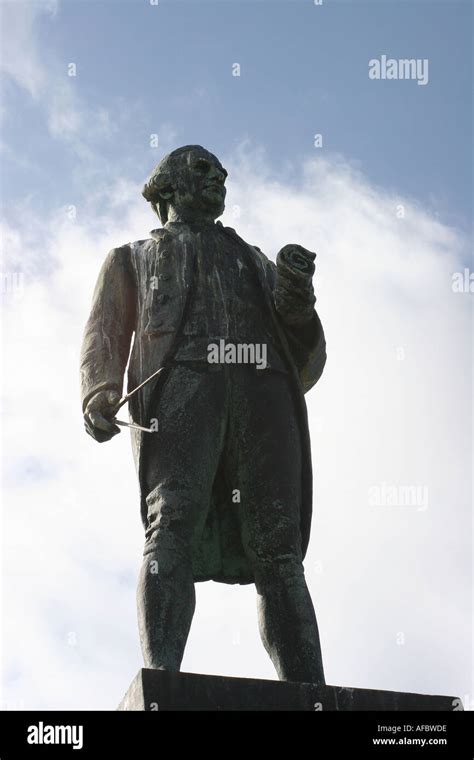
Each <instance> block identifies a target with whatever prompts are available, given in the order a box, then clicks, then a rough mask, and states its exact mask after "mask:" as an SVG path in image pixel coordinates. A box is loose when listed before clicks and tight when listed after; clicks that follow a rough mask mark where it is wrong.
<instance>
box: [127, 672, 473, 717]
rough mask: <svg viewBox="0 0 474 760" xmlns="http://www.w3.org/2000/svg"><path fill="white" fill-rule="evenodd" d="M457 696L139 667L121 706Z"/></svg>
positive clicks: (345, 702)
mask: <svg viewBox="0 0 474 760" xmlns="http://www.w3.org/2000/svg"><path fill="white" fill-rule="evenodd" d="M459 704H460V700H459V699H457V698H456V697H445V696H432V695H428V694H405V693H403V692H397V691H378V690H375V689H350V688H347V687H342V686H316V685H315V684H310V683H292V682H282V681H263V680H258V679H254V678H228V677H225V676H208V675H201V674H196V673H170V672H166V671H163V670H149V669H146V668H143V669H142V670H140V671H139V672H138V673H137V675H136V677H135V678H134V680H133V681H132V683H131V685H130V688H129V689H128V691H127V693H126V694H125V696H124V698H123V700H122V701H121V703H120V705H119V707H118V709H119V710H144V711H153V710H271V711H273V710H299V711H313V712H314V711H315V710H323V711H327V710H331V711H334V710H341V711H357V710H358V711H360V710H384V711H398V710H410V711H411V710H429V711H450V712H452V711H453V709H454V707H456V709H457V710H459V709H460V707H459Z"/></svg>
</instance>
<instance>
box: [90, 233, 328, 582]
mask: <svg viewBox="0 0 474 760" xmlns="http://www.w3.org/2000/svg"><path fill="white" fill-rule="evenodd" d="M217 224H218V225H221V223H220V222H217ZM221 227H222V225H221ZM222 230H223V231H224V232H225V234H227V235H230V236H232V237H233V239H234V240H235V241H237V242H238V243H239V244H240V245H241V246H242V250H243V251H244V255H246V256H247V257H248V261H249V262H251V266H253V267H254V271H255V273H256V275H257V278H258V281H259V283H260V286H261V289H262V299H263V302H264V304H265V308H267V309H268V310H269V313H270V315H271V318H272V320H273V324H274V327H275V333H276V335H277V336H278V339H279V342H280V348H281V355H282V356H283V358H284V360H285V363H286V365H287V368H288V371H289V382H290V385H291V390H292V393H293V396H294V400H295V403H296V409H297V414H298V423H299V430H300V435H301V447H302V454H303V466H302V473H301V476H302V503H301V510H300V514H301V523H300V524H301V536H302V553H303V557H304V555H305V554H306V549H307V546H308V542H309V535H310V527H311V513H312V468H311V451H310V439H309V430H308V421H307V412H306V404H305V400H304V395H303V394H304V393H306V392H307V391H308V390H309V389H310V388H312V386H313V385H314V384H315V383H316V382H317V381H318V380H319V378H320V376H321V373H322V371H323V368H324V365H325V362H326V342H325V338H324V332H323V328H322V325H321V322H320V320H319V317H318V315H317V314H316V311H314V312H313V316H312V319H311V320H310V321H309V322H308V323H305V325H304V327H294V326H293V327H290V326H287V325H285V323H284V322H283V320H282V318H281V317H280V315H279V314H278V311H277V309H276V306H275V299H274V287H275V276H276V266H275V264H274V263H273V262H271V261H270V260H269V259H268V258H267V257H266V256H265V255H264V254H263V253H262V252H261V251H260V249H259V248H257V247H254V246H250V245H248V244H247V243H245V241H243V240H242V239H241V238H240V237H239V236H238V235H237V233H236V232H235V230H233V229H232V228H229V227H222ZM150 234H151V238H148V239H146V240H139V241H136V242H133V243H128V244H126V245H123V246H121V247H119V248H113V249H112V250H111V251H110V253H109V254H108V256H107V258H106V260H105V262H104V264H103V265H102V269H101V271H100V274H99V277H98V280H97V284H96V287H95V290H94V295H93V302H92V309H91V312H90V316H89V319H88V321H87V324H86V327H85V332H84V339H83V345H82V352H81V392H82V407H83V410H85V408H86V406H87V403H88V401H89V399H90V398H91V397H92V396H93V395H94V394H95V393H97V392H98V391H100V390H116V391H118V392H119V393H122V388H123V377H124V373H125V369H126V366H127V362H128V390H129V391H130V390H132V389H133V388H135V387H136V386H137V385H139V384H140V383H141V382H143V381H144V380H145V379H146V378H147V377H149V376H150V375H151V374H153V372H155V371H156V370H157V369H159V368H160V367H164V366H167V364H169V363H170V362H171V361H172V358H173V352H174V347H175V345H176V341H177V336H178V334H179V330H180V326H181V324H182V321H183V315H184V313H185V309H186V305H187V304H188V302H189V299H190V297H192V293H193V282H194V275H195V268H196V267H195V264H196V245H195V235H194V233H193V232H192V231H191V230H190V229H189V227H188V226H187V225H185V224H181V223H168V224H167V225H166V226H165V227H164V228H161V229H157V230H153V231H152V232H151V233H150ZM132 337H133V346H132V350H131V354H130V344H131V342H132ZM157 382H160V380H159V378H158V381H157ZM153 389H154V382H153V381H152V382H150V383H148V384H147V385H145V386H144V388H143V389H142V390H141V391H139V392H138V393H137V394H135V396H133V397H132V399H131V400H130V402H129V412H130V416H131V418H132V419H133V420H134V421H135V422H137V423H138V424H141V425H144V426H148V425H149V424H150V417H151V416H152V414H151V409H150V401H151V397H152V393H153ZM131 434H132V449H133V454H134V460H135V465H136V468H137V472H138V477H139V484H140V499H141V516H142V521H143V524H144V526H145V527H146V521H147V505H146V501H145V499H146V495H147V494H146V493H145V491H144V482H143V481H144V478H143V460H144V457H143V451H144V436H146V435H147V434H146V433H142V432H140V431H137V430H131ZM157 435H159V432H158V433H157ZM230 513H233V510H224V509H221V508H220V507H219V505H218V504H215V505H213V507H211V509H210V511H209V518H208V522H207V526H206V529H205V531H204V534H203V538H202V540H201V544H200V547H199V551H198V552H197V553H196V554H195V555H194V556H193V570H194V577H195V580H208V579H213V580H217V581H221V582H226V583H236V582H238V583H251V582H253V576H252V572H251V570H250V567H249V565H248V562H247V560H246V558H245V556H244V554H243V550H242V548H241V545H240V542H239V540H236V535H235V534H236V531H237V528H238V526H236V525H235V524H233V523H232V522H228V521H227V518H226V517H225V516H226V515H228V514H230ZM218 544H220V545H218ZM229 547H231V549H229ZM216 557H218V558H219V561H218V562H217V564H216Z"/></svg>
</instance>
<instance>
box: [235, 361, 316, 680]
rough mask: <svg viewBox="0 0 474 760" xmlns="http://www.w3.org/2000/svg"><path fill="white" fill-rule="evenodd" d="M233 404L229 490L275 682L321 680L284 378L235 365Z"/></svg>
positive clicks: (296, 446) (294, 428)
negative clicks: (235, 495) (237, 498)
mask: <svg viewBox="0 0 474 760" xmlns="http://www.w3.org/2000/svg"><path fill="white" fill-rule="evenodd" d="M232 407H233V410H234V412H233V414H232V420H233V435H232V456H231V457H230V462H231V467H232V471H233V473H234V474H233V479H234V480H233V483H232V488H240V489H241V503H240V507H239V510H240V523H241V530H242V541H243V545H244V549H245V551H246V554H247V556H248V558H249V560H250V563H251V565H252V568H253V571H254V577H255V586H256V589H257V606H258V618H259V627H260V635H261V638H262V641H263V644H264V646H265V648H266V650H267V652H268V654H269V655H270V658H271V660H272V662H273V664H274V666H275V669H276V671H277V673H278V677H279V678H280V680H284V681H309V682H312V683H324V670H323V663H322V656H321V646H320V641H319V632H318V626H317V622H316V616H315V613H314V608H313V604H312V601H311V596H310V594H309V591H308V587H307V585H306V580H305V576H304V568H303V562H302V550H301V532H300V509H301V467H302V457H301V439H300V433H299V430H298V422H297V419H296V414H295V408H294V403H293V399H292V396H291V393H290V388H289V385H288V379H287V377H286V376H285V375H284V374H281V373H277V372H272V371H267V370H264V371H261V372H260V373H257V372H255V371H252V370H251V369H250V368H247V369H244V368H240V369H239V370H238V371H237V372H236V373H235V381H234V383H233V403H232ZM236 465H237V466H236Z"/></svg>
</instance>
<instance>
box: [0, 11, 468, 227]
mask: <svg viewBox="0 0 474 760" xmlns="http://www.w3.org/2000/svg"><path fill="white" fill-rule="evenodd" d="M471 18H472V5H471V3H469V2H455V1H452V0H450V2H405V1H404V0H398V1H397V2H378V3H377V2H337V0H336V1H335V2H330V1H329V0H326V2H325V3H324V4H323V5H322V6H315V5H313V3H312V2H311V1H310V0H293V1H291V2H289V1H288V2H271V1H268V2H204V1H201V0H195V1H194V2H179V1H178V2H171V1H170V0H169V1H167V0H160V2H159V5H158V6H151V5H150V4H149V2H148V0H133V1H132V2H126V1H124V0H121V2H82V1H75V2H73V1H72V0H69V1H66V2H62V3H60V4H59V6H58V10H57V12H56V14H55V16H54V17H51V16H44V17H42V18H41V19H40V22H39V25H38V28H37V35H38V37H37V40H38V45H39V49H40V54H41V61H42V63H43V64H45V65H48V64H49V65H50V66H51V67H52V69H53V75H55V76H56V77H58V79H60V78H61V77H65V76H66V67H67V64H68V63H69V62H75V63H76V65H77V77H76V78H75V79H72V80H71V81H69V83H68V84H69V85H71V87H72V88H74V89H75V90H76V92H77V94H78V95H79V96H80V97H81V98H82V99H83V100H84V101H85V102H87V103H88V104H89V105H90V106H91V107H93V108H99V109H100V108H105V109H107V108H109V107H110V106H113V107H114V108H115V109H116V110H118V111H119V112H120V114H121V117H120V123H119V124H117V129H116V132H115V134H114V135H113V136H112V137H111V136H110V135H109V134H107V135H106V136H105V137H102V138H100V137H97V136H96V138H95V139H94V147H95V148H98V149H99V150H100V153H101V156H102V157H103V158H104V160H108V161H109V162H110V163H111V164H114V165H116V166H117V167H120V168H121V169H123V170H124V171H126V173H127V174H128V176H129V177H130V179H132V180H134V181H136V182H137V183H141V181H142V179H143V178H144V177H145V176H146V175H147V173H148V171H149V169H150V166H151V165H152V164H153V162H154V160H155V158H156V159H158V158H159V155H160V151H159V149H158V150H157V149H155V150H154V151H150V150H146V148H147V146H148V141H149V135H150V133H154V132H157V133H158V134H159V135H160V136H161V134H162V132H163V129H165V130H166V128H167V127H168V128H170V129H172V134H173V137H174V139H173V144H174V145H180V144H186V143H188V142H197V143H204V144H205V145H206V146H209V147H210V148H211V149H213V150H215V151H216V152H217V153H218V154H219V155H222V156H225V155H226V154H228V153H229V152H230V151H231V150H232V149H233V148H234V147H235V146H236V145H237V144H239V143H241V141H242V140H245V139H248V140H250V141H251V142H252V143H255V144H258V145H259V146H261V147H262V148H264V150H265V151H266V153H267V155H268V159H269V162H270V164H271V165H272V167H273V168H274V170H275V171H276V173H277V174H279V176H281V177H286V178H287V180H290V179H291V166H292V165H293V164H294V163H295V162H296V161H298V160H299V159H301V158H302V157H303V156H305V155H308V153H311V152H314V151H315V150H316V149H315V148H314V147H313V135H314V134H315V133H322V135H323V143H324V150H325V151H326V152H332V153H341V154H342V155H344V156H345V157H346V158H350V160H351V161H353V162H358V163H359V165H360V166H361V167H362V168H363V170H364V172H365V173H366V174H367V175H368V176H369V177H370V178H371V180H372V181H373V182H374V183H376V184H380V185H384V186H386V187H391V188H395V189H398V190H401V191H403V192H405V193H406V194H408V195H409V196H412V197H414V198H417V199H419V200H420V202H422V203H423V204H424V205H425V206H427V207H430V208H432V209H433V211H434V212H435V213H440V214H441V215H442V217H443V218H445V219H446V220H447V221H452V222H454V223H456V224H457V225H460V226H462V227H464V228H467V227H468V225H469V224H470V221H469V220H470V213H471V210H472V197H471V183H472V175H471V172H472V148H471V141H470V135H471V132H472V121H471V119H472V115H471V114H472V105H471V103H472V101H471V92H472V75H471V71H470V50H471V42H470V37H471V35H472V26H471ZM4 33H5V31H4ZM383 53H385V54H387V55H388V56H393V57H395V58H405V57H408V58H412V57H413V58H428V59H429V67H430V69H429V74H430V80H429V83H428V85H427V86H418V85H417V84H416V82H414V81H390V82H388V81H378V82H377V81H371V80H369V78H368V76H367V70H368V61H369V60H370V59H371V58H374V57H378V56H380V55H381V54H383ZM234 62H238V63H240V65H241V76H240V77H233V76H232V72H231V66H232V63H234ZM7 103H8V104H11V106H12V112H11V116H10V118H9V119H7V121H6V124H5V127H4V140H5V141H6V142H7V143H8V144H9V145H10V146H11V147H12V149H13V150H14V151H17V152H18V153H21V154H22V155H23V156H24V157H25V158H26V159H28V160H29V161H30V162H31V164H32V165H33V168H31V166H27V167H26V168H25V169H24V171H23V172H22V171H21V170H19V167H18V165H17V164H16V163H8V162H7V163H6V165H5V167H4V169H5V174H4V192H5V194H6V197H7V199H12V200H14V199H18V198H21V197H22V196H23V195H24V193H25V189H27V192H29V193H32V194H33V196H34V198H35V203H36V204H37V206H38V207H40V208H46V207H47V206H48V205H50V206H51V205H52V204H57V205H61V204H63V203H64V202H68V201H67V200H65V199H69V198H71V196H72V195H74V196H75V197H76V199H77V198H80V197H81V195H82V193H84V192H87V188H85V187H83V186H82V177H81V180H77V182H76V186H72V176H74V169H75V168H77V155H76V154H75V153H74V151H72V150H71V146H70V145H68V144H67V143H65V144H61V143H60V142H58V141H57V140H51V136H50V134H49V132H48V129H47V127H46V124H45V115H44V109H43V104H42V102H41V99H39V100H37V101H31V100H30V99H29V98H28V95H27V94H26V93H25V92H19V91H17V90H16V89H15V88H14V87H12V86H10V87H7ZM91 127H93V125H91ZM92 139H93V137H92V135H87V134H84V140H85V141H86V143H89V144H90V142H91V140H92ZM166 147H168V146H166ZM150 154H151V155H150Z"/></svg>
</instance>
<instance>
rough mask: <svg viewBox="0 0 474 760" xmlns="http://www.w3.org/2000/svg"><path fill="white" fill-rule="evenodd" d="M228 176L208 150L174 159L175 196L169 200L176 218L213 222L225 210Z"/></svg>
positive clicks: (187, 153) (195, 151) (188, 153)
mask: <svg viewBox="0 0 474 760" xmlns="http://www.w3.org/2000/svg"><path fill="white" fill-rule="evenodd" d="M226 177H227V172H226V170H225V169H224V167H223V166H222V164H221V163H220V161H219V159H218V158H216V156H214V155H213V154H212V153H209V152H208V151H207V150H204V149H202V150H189V151H187V152H186V153H183V154H182V155H179V156H177V157H176V158H175V161H174V166H173V174H172V184H173V188H174V189H173V193H172V196H171V198H170V199H169V203H170V207H171V209H172V211H173V215H175V216H177V217H179V218H182V219H186V218H192V219H199V218H212V219H216V218H217V217H218V216H220V215H221V214H222V212H223V211H224V206H225V203H224V201H225V196H226V188H225V186H224V183H225V180H226Z"/></svg>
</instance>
